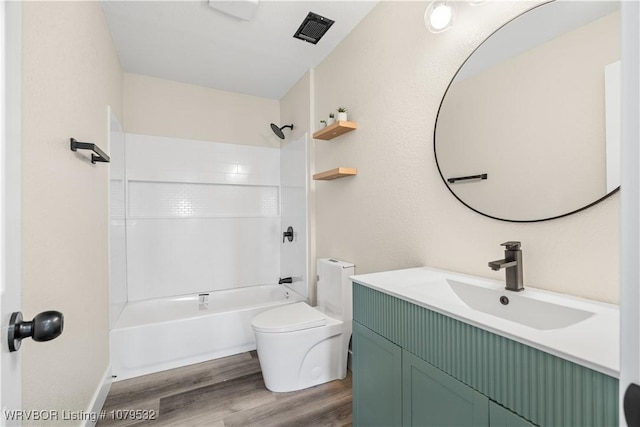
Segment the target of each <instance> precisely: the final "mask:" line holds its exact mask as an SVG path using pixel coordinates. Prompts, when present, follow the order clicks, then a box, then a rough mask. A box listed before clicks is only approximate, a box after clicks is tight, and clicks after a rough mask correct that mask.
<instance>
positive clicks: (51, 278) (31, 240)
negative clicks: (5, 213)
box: [21, 2, 122, 424]
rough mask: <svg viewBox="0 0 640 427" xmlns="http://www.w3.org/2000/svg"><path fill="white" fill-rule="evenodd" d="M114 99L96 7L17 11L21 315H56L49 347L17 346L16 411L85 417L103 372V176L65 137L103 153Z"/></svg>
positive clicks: (26, 6) (111, 65) (107, 42)
mask: <svg viewBox="0 0 640 427" xmlns="http://www.w3.org/2000/svg"><path fill="white" fill-rule="evenodd" d="M121 94H122V70H121V68H120V62H119V60H118V56H117V55H116V51H115V48H114V46H113V43H112V40H111V36H110V34H109V31H108V29H107V25H106V21H105V18H104V15H103V12H102V8H101V6H100V4H99V3H98V2H24V3H23V117H22V119H23V194H22V196H23V312H24V314H25V317H26V318H29V319H30V318H31V317H32V316H34V315H35V314H37V313H39V312H41V311H44V310H49V309H57V310H60V311H62V312H63V313H64V315H65V325H64V333H63V334H62V335H61V336H60V337H59V338H58V339H56V340H55V341H51V342H48V343H35V342H33V341H31V340H26V341H25V342H24V345H23V347H22V349H21V352H22V357H23V368H24V369H23V407H24V409H34V410H48V409H58V410H68V411H79V410H85V409H87V407H88V406H89V404H90V402H91V399H92V396H93V395H94V393H95V392H96V389H97V388H98V387H99V386H100V385H101V383H102V379H103V375H104V374H105V373H106V370H107V367H108V364H109V334H108V332H109V310H108V301H109V294H108V278H109V276H108V259H109V258H108V256H109V254H108V243H109V242H108V230H109V217H108V212H109V211H108V203H109V198H108V184H109V176H108V173H109V168H108V165H105V164H97V165H92V164H91V162H90V161H89V159H88V157H87V154H86V153H80V152H78V153H73V152H71V151H70V150H69V138H70V137H75V138H77V139H78V140H80V141H89V142H93V143H96V144H98V145H99V146H100V147H101V148H103V149H104V150H105V151H107V152H109V147H108V145H107V144H108V126H109V124H108V119H107V105H111V106H112V108H113V110H114V113H115V114H116V116H118V117H122V95H121ZM61 422H62V421H61ZM68 423H69V422H68V421H67V422H66V424H68ZM46 424H51V421H49V422H47V423H46Z"/></svg>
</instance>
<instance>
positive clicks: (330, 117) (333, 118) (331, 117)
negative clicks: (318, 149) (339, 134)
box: [327, 113, 336, 125]
mask: <svg viewBox="0 0 640 427" xmlns="http://www.w3.org/2000/svg"><path fill="white" fill-rule="evenodd" d="M335 121H336V116H335V115H334V114H333V113H329V121H327V124H328V125H332V124H334V123H335Z"/></svg>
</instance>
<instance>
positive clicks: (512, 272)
mask: <svg viewBox="0 0 640 427" xmlns="http://www.w3.org/2000/svg"><path fill="white" fill-rule="evenodd" d="M500 246H506V249H505V250H504V259H499V260H497V261H491V262H489V267H490V268H491V269H492V270H494V271H498V270H500V269H501V268H504V269H505V273H506V278H507V286H505V289H506V290H508V291H515V292H520V291H524V283H523V281H522V249H520V242H504V243H502V244H501V245H500Z"/></svg>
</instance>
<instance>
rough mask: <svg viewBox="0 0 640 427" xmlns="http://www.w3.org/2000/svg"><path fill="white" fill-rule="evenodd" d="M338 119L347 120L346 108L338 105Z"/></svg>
mask: <svg viewBox="0 0 640 427" xmlns="http://www.w3.org/2000/svg"><path fill="white" fill-rule="evenodd" d="M338 121H344V122H346V121H347V109H346V108H344V107H338Z"/></svg>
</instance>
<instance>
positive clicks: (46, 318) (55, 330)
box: [7, 310, 64, 351]
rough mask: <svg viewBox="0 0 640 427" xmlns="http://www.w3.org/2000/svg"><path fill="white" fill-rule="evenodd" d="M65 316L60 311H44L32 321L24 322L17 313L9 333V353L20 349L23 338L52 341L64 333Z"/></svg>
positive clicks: (19, 313) (11, 321) (10, 321)
mask: <svg viewBox="0 0 640 427" xmlns="http://www.w3.org/2000/svg"><path fill="white" fill-rule="evenodd" d="M63 327H64V316H63V315H62V313H60V312H59V311H53V310H50V311H43V312H42V313H40V314H38V315H36V317H34V318H33V320H32V321H30V322H29V321H26V322H25V321H23V320H22V313H21V312H19V311H16V312H15V313H13V314H12V315H11V319H10V320H9V328H8V331H7V335H8V339H9V351H16V350H18V349H19V348H20V344H21V343H22V339H23V338H29V337H31V338H32V339H33V340H34V341H38V342H42V341H50V340H52V339H54V338H57V337H59V336H60V334H61V333H62V328H63Z"/></svg>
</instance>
